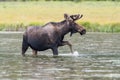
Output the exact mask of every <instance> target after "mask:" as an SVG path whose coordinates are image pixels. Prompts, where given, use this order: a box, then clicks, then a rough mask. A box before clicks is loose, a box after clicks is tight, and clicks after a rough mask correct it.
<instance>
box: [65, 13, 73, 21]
mask: <svg viewBox="0 0 120 80" xmlns="http://www.w3.org/2000/svg"><path fill="white" fill-rule="evenodd" d="M64 18H65V20H67V21H73V19H72V18H71V17H70V16H69V15H68V14H64Z"/></svg>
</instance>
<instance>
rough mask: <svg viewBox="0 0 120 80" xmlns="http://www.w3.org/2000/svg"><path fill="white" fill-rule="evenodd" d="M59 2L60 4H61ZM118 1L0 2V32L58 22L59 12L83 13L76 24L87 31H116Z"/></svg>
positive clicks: (117, 26) (118, 27) (61, 15)
mask: <svg viewBox="0 0 120 80" xmlns="http://www.w3.org/2000/svg"><path fill="white" fill-rule="evenodd" d="M61 5H62V6H61ZM119 7H120V2H114V1H83V2H77V3H76V2H71V1H62V2H59V1H50V2H45V1H38V2H35V1H32V2H31V1H29V2H0V31H24V30H25V29H26V28H27V27H28V26H31V25H34V26H35V25H39V26H41V25H44V24H46V23H48V22H59V21H62V20H63V19H64V16H63V14H64V13H68V14H78V13H79V14H83V18H82V19H80V20H79V21H77V23H79V24H81V25H83V26H85V27H86V29H87V31H89V32H120V23H119V21H120V18H119V17H118V16H120V14H119V13H120V9H119Z"/></svg>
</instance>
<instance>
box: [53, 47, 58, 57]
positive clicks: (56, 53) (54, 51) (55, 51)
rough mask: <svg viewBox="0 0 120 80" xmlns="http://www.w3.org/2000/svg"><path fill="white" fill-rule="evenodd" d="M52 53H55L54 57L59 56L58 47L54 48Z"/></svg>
mask: <svg viewBox="0 0 120 80" xmlns="http://www.w3.org/2000/svg"><path fill="white" fill-rule="evenodd" d="M52 51H53V55H54V56H57V55H58V49H57V47H54V48H52Z"/></svg>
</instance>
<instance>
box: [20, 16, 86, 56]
mask: <svg viewBox="0 0 120 80" xmlns="http://www.w3.org/2000/svg"><path fill="white" fill-rule="evenodd" d="M82 17H83V15H80V14H77V15H68V14H64V18H65V20H63V21H61V22H49V23H47V24H45V25H44V26H41V27H40V26H30V27H28V28H27V29H26V31H25V32H24V34H23V42H22V56H25V52H26V51H27V49H28V47H30V48H31V49H32V52H33V55H34V56H37V52H38V51H44V50H47V49H51V50H52V52H53V55H54V56H56V55H58V47H60V46H64V45H68V46H69V47H70V50H71V52H72V53H73V50H72V45H71V43H70V42H68V41H64V40H63V39H64V36H65V35H66V34H67V33H69V32H70V36H72V34H73V33H77V32H78V33H80V34H81V35H83V34H85V33H86V29H85V28H84V27H83V26H81V25H78V24H77V23H75V21H76V20H78V19H80V18H82Z"/></svg>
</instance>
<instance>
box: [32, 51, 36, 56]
mask: <svg viewBox="0 0 120 80" xmlns="http://www.w3.org/2000/svg"><path fill="white" fill-rule="evenodd" d="M32 53H33V56H35V57H37V51H36V50H34V49H32Z"/></svg>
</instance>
